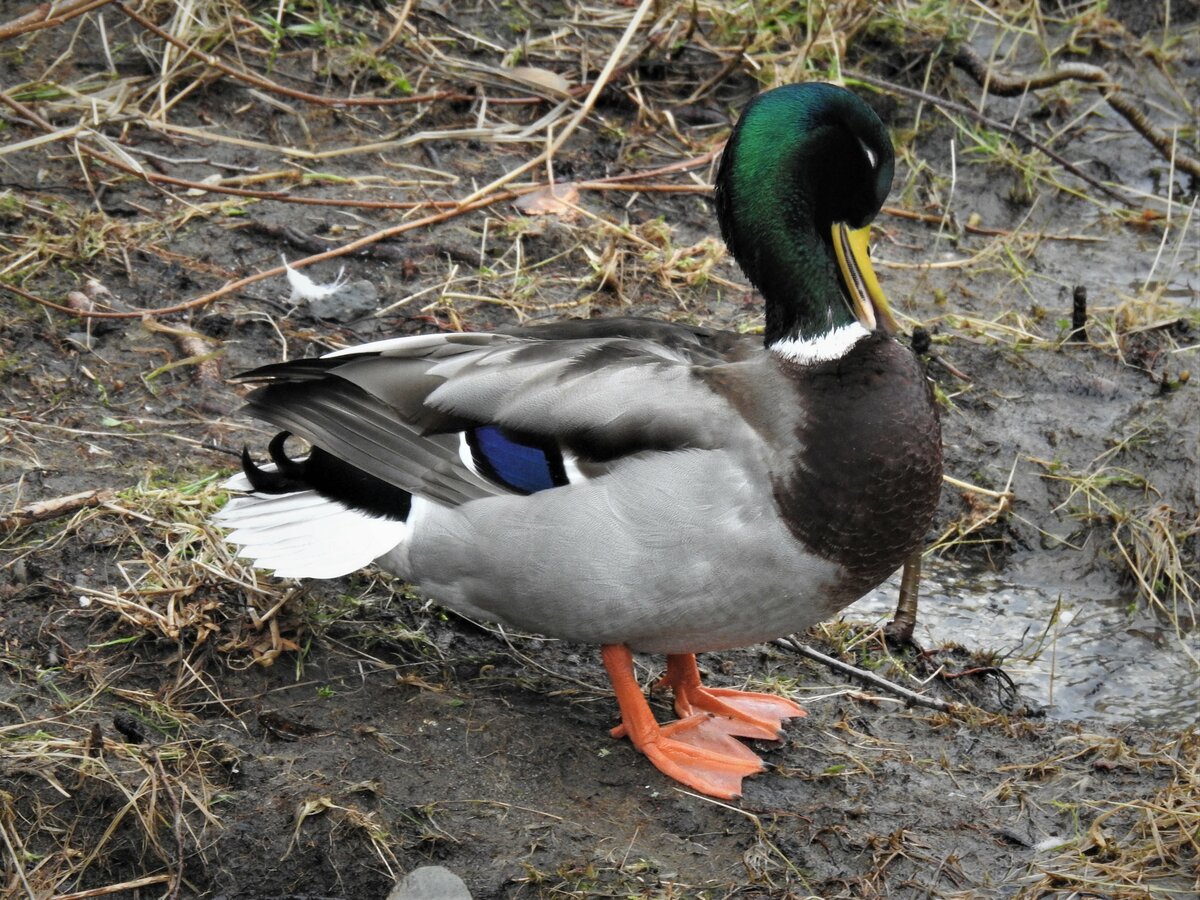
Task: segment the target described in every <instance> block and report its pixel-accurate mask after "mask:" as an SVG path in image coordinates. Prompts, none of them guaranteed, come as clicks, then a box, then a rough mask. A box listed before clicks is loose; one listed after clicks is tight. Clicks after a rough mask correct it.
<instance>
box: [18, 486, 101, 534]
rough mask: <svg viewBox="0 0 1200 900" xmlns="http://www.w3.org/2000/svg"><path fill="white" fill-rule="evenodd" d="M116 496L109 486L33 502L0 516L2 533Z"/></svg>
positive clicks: (94, 504)
mask: <svg viewBox="0 0 1200 900" xmlns="http://www.w3.org/2000/svg"><path fill="white" fill-rule="evenodd" d="M115 496H116V491H113V490H109V489H108V488H96V489H95V490H91V491H83V492H82V493H78V494H71V495H70V496H69V497H55V498H54V499H52V500H42V501H41V502H40V503H32V504H30V505H29V506H25V507H22V508H20V509H14V510H13V511H12V512H10V513H8V515H6V516H4V517H3V518H0V534H4V533H6V532H9V531H16V530H17V529H18V528H25V527H26V526H29V525H32V524H33V523H34V522H44V521H45V520H47V519H56V518H58V517H59V516H65V515H68V514H70V513H73V512H75V511H76V510H80V509H85V508H87V507H90V506H99V505H101V504H102V503H107V502H108V501H109V500H111V499H112V498H113V497H115Z"/></svg>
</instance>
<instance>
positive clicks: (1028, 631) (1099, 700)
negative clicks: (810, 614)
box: [843, 560, 1200, 729]
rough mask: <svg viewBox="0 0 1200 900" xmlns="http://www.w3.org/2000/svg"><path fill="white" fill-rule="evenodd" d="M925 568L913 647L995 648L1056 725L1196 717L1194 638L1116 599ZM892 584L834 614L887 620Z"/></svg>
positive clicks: (1160, 722) (1197, 652) (952, 568)
mask: <svg viewBox="0 0 1200 900" xmlns="http://www.w3.org/2000/svg"><path fill="white" fill-rule="evenodd" d="M925 570H926V571H925V572H924V573H923V578H922V581H921V601H920V612H919V613H918V615H917V630H916V634H915V637H916V640H917V642H918V643H919V644H921V645H922V646H926V647H930V646H937V645H939V644H944V643H957V644H961V645H963V646H964V647H966V648H968V649H971V650H996V651H999V652H1000V653H1002V654H1003V655H1004V657H1005V660H1004V663H1003V666H1004V670H1005V671H1006V672H1007V673H1008V674H1009V675H1010V676H1011V677H1012V678H1013V679H1014V680H1015V681H1016V682H1017V684H1018V686H1019V687H1020V689H1021V693H1022V695H1023V696H1024V697H1026V698H1027V699H1028V700H1030V701H1032V702H1034V703H1037V704H1039V705H1042V706H1045V707H1046V709H1047V712H1048V714H1049V715H1050V716H1052V717H1054V718H1057V719H1069V720H1085V719H1090V720H1095V721H1100V722H1106V723H1109V724H1113V725H1121V724H1137V725H1144V726H1149V727H1161V728H1169V729H1182V728H1187V727H1189V726H1193V725H1196V724H1197V722H1198V721H1200V664H1198V663H1197V660H1200V634H1196V633H1193V634H1191V635H1189V636H1185V638H1184V639H1182V640H1181V639H1180V638H1179V637H1177V636H1176V635H1175V633H1174V631H1173V630H1172V629H1171V627H1170V626H1169V625H1165V624H1164V623H1162V622H1159V621H1157V620H1156V619H1155V618H1154V617H1152V616H1150V615H1148V614H1147V613H1146V612H1145V611H1143V610H1137V611H1134V612H1132V613H1130V612H1128V611H1127V605H1126V604H1125V603H1124V602H1123V601H1121V600H1119V599H1116V598H1106V599H1098V598H1095V597H1092V596H1082V595H1075V594H1072V593H1071V591H1070V590H1069V589H1067V588H1062V587H1058V586H1056V587H1053V588H1050V587H1046V586H1040V585H1024V584H1011V583H1008V582H1007V581H1005V580H1003V579H1001V578H1000V577H998V576H996V575H993V574H991V573H980V572H976V571H972V570H970V569H968V568H965V567H962V566H958V565H956V564H954V563H951V562H944V561H936V560H934V561H930V560H927V561H926V563H925ZM898 584H899V579H898V578H896V579H893V580H892V581H889V582H888V583H887V584H885V585H883V586H882V587H880V588H879V589H877V590H875V591H872V592H871V593H870V594H869V595H867V596H866V597H864V598H863V599H862V600H859V601H858V602H857V603H856V604H854V605H853V606H851V607H849V608H848V609H847V610H846V611H845V613H843V615H844V616H845V617H847V618H850V619H856V618H872V619H877V618H890V616H891V614H892V611H893V608H894V606H895V601H896V596H897V591H898ZM1056 607H1057V609H1058V615H1057V618H1056V617H1055V609H1056Z"/></svg>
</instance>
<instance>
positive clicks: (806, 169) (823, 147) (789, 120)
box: [716, 83, 895, 347]
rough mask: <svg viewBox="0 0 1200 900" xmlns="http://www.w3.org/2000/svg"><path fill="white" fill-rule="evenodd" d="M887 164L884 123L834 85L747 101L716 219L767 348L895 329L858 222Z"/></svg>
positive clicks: (877, 193) (872, 210)
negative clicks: (750, 290)
mask: <svg viewBox="0 0 1200 900" xmlns="http://www.w3.org/2000/svg"><path fill="white" fill-rule="evenodd" d="M894 167H895V155H894V153H893V151H892V143H891V140H890V139H889V138H888V134H887V130H886V129H885V128H884V127H883V123H882V122H880V121H879V117H878V116H876V115H875V113H874V112H873V111H872V110H871V108H870V107H868V106H867V105H866V104H865V103H864V102H863V101H862V100H860V99H859V98H858V97H856V96H855V95H854V94H852V93H850V92H849V91H847V90H845V89H844V88H839V87H835V86H834V85H831V84H817V83H812V84H793V85H787V86H785V87H781V88H776V89H775V90H772V91H767V92H766V93H764V94H760V95H759V96H757V97H755V98H754V100H752V101H751V102H750V104H749V105H748V106H747V107H746V109H745V111H744V112H743V113H742V117H741V119H739V120H738V123H737V126H736V127H735V128H734V130H733V134H732V135H731V136H730V138H729V143H728V144H727V145H726V147H725V152H724V155H723V156H722V158H721V166H720V170H719V171H718V174H717V191H716V200H717V218H718V220H719V221H720V223H721V233H722V235H723V236H724V238H725V243H726V244H727V245H728V246H729V249H730V252H731V253H733V255H734V257H735V258H736V259H737V261H738V263H739V265H741V267H742V271H744V272H745V273H746V277H747V278H749V279H750V281H751V282H752V283H753V284H754V286H755V287H757V288H758V289H759V290H760V291H761V292H762V294H763V297H764V299H765V301H766V313H767V327H766V343H767V346H768V347H771V346H778V345H780V344H781V342H788V341H792V342H797V341H798V342H812V341H819V340H821V339H823V338H826V337H827V336H828V335H830V334H833V333H835V332H838V331H839V330H842V331H844V330H846V329H847V328H848V327H851V326H853V325H854V323H855V322H858V323H860V324H861V325H862V326H864V327H865V328H867V329H868V330H874V329H875V328H876V327H878V326H880V325H883V326H886V327H888V328H892V327H894V322H893V320H892V318H891V314H890V312H889V311H888V308H887V301H886V300H885V299H884V297H883V293H882V291H881V290H880V289H879V286H878V284H877V283H876V282H875V276H874V273H873V272H872V270H871V265H870V262H869V260H868V259H867V256H866V232H865V230H864V229H865V228H866V227H867V226H868V225H869V224H870V222H871V220H872V219H874V218H875V216H876V214H877V213H878V212H879V209H880V207H882V206H883V201H884V199H885V198H886V197H887V193H888V191H889V190H890V188H891V186H892V174H893V170H894ZM859 333H861V331H859Z"/></svg>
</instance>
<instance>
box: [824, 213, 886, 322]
mask: <svg viewBox="0 0 1200 900" xmlns="http://www.w3.org/2000/svg"><path fill="white" fill-rule="evenodd" d="M870 239H871V226H870V225H867V226H866V227H865V228H858V229H854V230H851V229H849V228H847V227H846V226H845V225H844V224H842V223H841V222H835V223H834V225H833V250H834V252H835V253H836V254H837V261H838V268H839V269H840V270H841V272H842V280H843V281H845V283H846V289H847V291H848V292H849V293H850V302H851V304H852V305H853V308H854V314H855V315H856V316H858V320H859V321H860V322H862V324H863V325H864V326H866V327H867V328H868V329H869V330H871V331H874V330H875V329H876V328H877V327H878V326H880V325H882V326H883V327H884V328H885V329H886V330H887V331H890V332H892V333H893V334H894V333H895V332H898V331H899V330H900V326H899V325H898V324H897V323H896V319H895V318H894V317H893V316H892V308H891V306H890V304H889V303H888V301H887V297H885V296H884V293H883V288H881V287H880V286H879V279H877V278H876V277H875V270H874V269H873V268H871V256H870V252H869V251H868V249H867V248H868V245H869V242H870Z"/></svg>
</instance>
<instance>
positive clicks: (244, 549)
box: [215, 474, 409, 578]
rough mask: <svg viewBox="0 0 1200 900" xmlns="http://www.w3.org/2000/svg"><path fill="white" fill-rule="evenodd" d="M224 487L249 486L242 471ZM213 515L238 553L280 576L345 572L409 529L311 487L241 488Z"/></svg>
mask: <svg viewBox="0 0 1200 900" xmlns="http://www.w3.org/2000/svg"><path fill="white" fill-rule="evenodd" d="M224 487H225V488H226V489H227V490H231V491H249V490H251V486H250V482H249V481H248V480H247V478H246V476H245V475H243V474H238V475H235V476H234V477H233V478H230V479H229V480H228V481H227V482H225V484H224ZM215 518H216V520H217V521H218V522H220V523H221V524H222V525H223V526H225V527H226V528H229V529H232V530H231V531H230V533H229V534H228V535H227V536H226V539H227V540H228V541H229V542H230V543H233V544H237V545H238V546H239V548H240V549H239V551H238V555H239V556H241V557H244V558H245V559H249V560H251V561H252V562H254V564H255V565H257V566H260V567H262V568H264V569H271V570H273V571H274V572H275V574H276V575H278V576H279V577H281V578H336V577H338V576H339V575H346V574H348V573H350V572H353V571H355V570H356V569H361V568H363V566H366V565H369V564H370V563H371V562H373V561H374V560H375V559H377V558H378V557H380V556H382V555H383V554H385V553H387V552H388V551H389V550H392V549H394V548H395V547H396V546H397V545H398V544H399V543H400V542H402V541H403V540H404V539H405V538H406V537H407V536H408V533H409V528H408V524H407V523H405V522H397V521H395V520H394V519H383V518H377V517H375V516H369V515H367V514H366V513H362V512H359V511H357V510H353V509H350V508H349V507H347V506H345V505H344V504H342V503H339V502H337V501H336V500H328V499H326V498H325V497H322V496H320V495H319V494H317V493H316V492H315V491H297V492H296V493H292V494H253V493H249V494H243V495H241V496H236V497H233V498H232V499H231V500H230V501H229V502H228V503H227V504H226V505H225V508H224V509H222V510H221V511H220V512H219V513H217V515H216V516H215Z"/></svg>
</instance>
